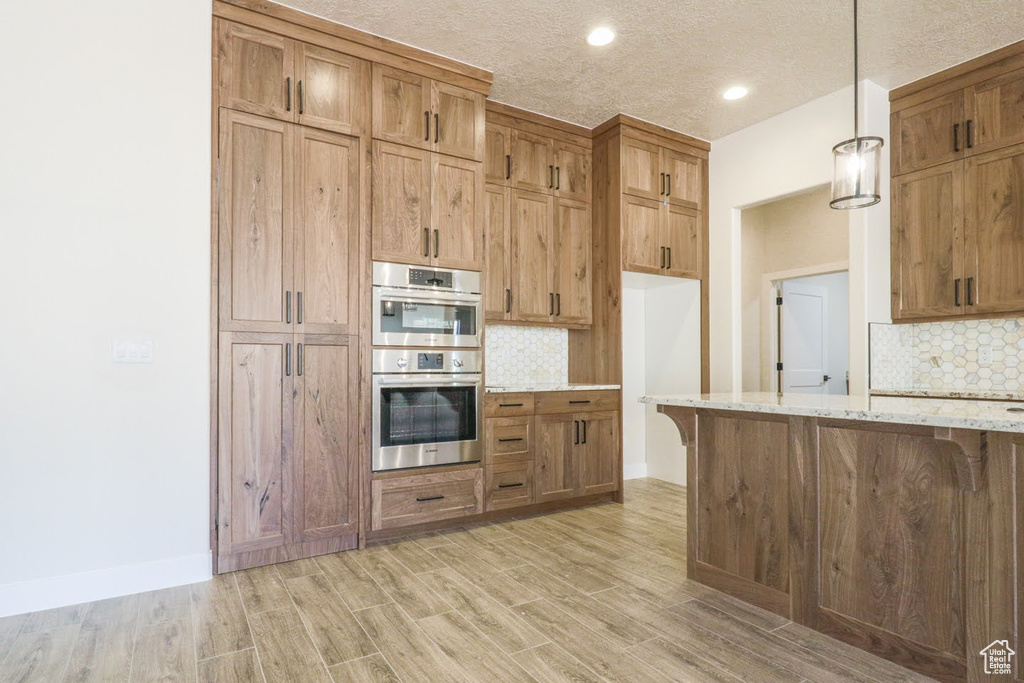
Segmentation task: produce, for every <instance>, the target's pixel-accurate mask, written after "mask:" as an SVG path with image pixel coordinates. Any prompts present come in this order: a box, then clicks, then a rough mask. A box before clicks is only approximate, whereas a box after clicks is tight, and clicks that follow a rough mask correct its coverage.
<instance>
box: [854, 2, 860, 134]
mask: <svg viewBox="0 0 1024 683" xmlns="http://www.w3.org/2000/svg"><path fill="white" fill-rule="evenodd" d="M857 56H858V55H857V0H853V139H854V140H855V143H854V144H856V146H857V152H858V153H859V152H860V127H859V126H858V125H857V119H858V115H859V113H860V107H859V106H858V105H859V104H860V102H859V98H858V96H857V91H858V90H859V88H858V87H857V85H858V76H859V74H858V73H857Z"/></svg>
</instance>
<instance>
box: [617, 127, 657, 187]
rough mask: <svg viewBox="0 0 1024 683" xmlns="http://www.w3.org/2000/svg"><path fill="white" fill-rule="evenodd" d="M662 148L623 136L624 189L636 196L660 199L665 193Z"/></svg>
mask: <svg viewBox="0 0 1024 683" xmlns="http://www.w3.org/2000/svg"><path fill="white" fill-rule="evenodd" d="M663 177H664V176H663V175H662V173H661V148H660V147H658V146H657V145H652V144H650V143H647V142H641V141H639V140H633V139H631V138H622V191H623V192H624V193H625V194H628V195H632V196H634V197H644V198H646V199H659V198H661V195H663V194H664V193H665V190H664V185H663Z"/></svg>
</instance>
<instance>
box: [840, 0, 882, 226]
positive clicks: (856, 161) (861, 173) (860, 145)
mask: <svg viewBox="0 0 1024 683" xmlns="http://www.w3.org/2000/svg"><path fill="white" fill-rule="evenodd" d="M857 57H858V54H857V0H853V139H851V140H844V141H843V142H840V143H839V144H838V145H836V146H835V147H833V148H832V201H831V202H829V206H831V207H832V208H833V209H862V208H864V207H865V206H871V205H872V204H877V203H878V202H880V201H881V200H882V194H881V183H882V145H884V144H885V141H884V140H882V138H879V137H875V136H866V137H861V136H860V127H859V126H858V125H857V113H858V110H859V107H858V105H859V103H860V98H859V97H858V89H859V88H860V82H859V79H858V64H857Z"/></svg>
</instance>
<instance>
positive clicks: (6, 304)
mask: <svg viewBox="0 0 1024 683" xmlns="http://www.w3.org/2000/svg"><path fill="white" fill-rule="evenodd" d="M210 45H211V19H210V3H209V0H180V1H177V2H165V3H151V2H147V3H138V2H129V1H128V0H106V1H105V2H101V3H72V2H62V3H57V4H56V5H54V4H53V3H24V2H21V3H14V2H7V3H3V5H2V7H0V65H2V66H0V88H2V91H3V92H5V93H6V94H7V96H6V97H5V99H4V102H5V104H4V107H3V108H2V109H0V112H2V113H0V150H2V152H0V232H2V235H0V237H2V239H0V291H3V292H4V294H3V296H2V297H0V321H3V322H2V327H3V332H4V334H2V335H0V358H3V359H4V373H3V381H2V391H0V415H2V417H0V481H2V489H3V495H2V496H0V519H3V520H4V525H3V527H4V530H3V533H2V535H0V544H2V545H0V556H2V557H3V559H2V561H0V616H3V615H6V614H12V613H18V612H23V611H27V610H34V609H40V608H45V607H50V606H54V605H59V604H67V603H71V602H80V601H83V600H91V599H94V598H99V597H104V596H109V595H116V594H125V593H131V592H135V591H138V590H145V589H149V588H155V587H159V586H161V585H172V584H176V583H184V582H190V581H195V580H200V579H202V578H204V577H206V576H208V575H209V569H210V565H209V548H208V545H209V542H208V518H209V481H208V469H209V453H210V451H209V396H208V392H209V386H210V385H209V372H210V364H209V351H208V345H209V334H210V333H209V327H210V322H209V282H210V265H209V260H210V249H209V240H210V218H209V216H210V191H209V172H210V171H209V164H210ZM115 337H129V338H138V339H147V340H152V341H153V342H154V344H155V360H154V362H153V363H152V364H151V365H114V364H112V363H111V362H110V343H111V340H112V339H113V338H115Z"/></svg>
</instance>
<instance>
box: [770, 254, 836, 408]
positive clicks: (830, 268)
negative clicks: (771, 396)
mask: <svg viewBox="0 0 1024 683" xmlns="http://www.w3.org/2000/svg"><path fill="white" fill-rule="evenodd" d="M849 271H850V262H849V261H834V262H832V263H821V264H818V265H816V266H805V267H803V268H793V269H791V270H778V271H775V272H773V273H765V274H764V275H763V276H762V277H761V297H760V298H761V306H760V310H761V339H760V345H761V367H760V368H758V371H759V374H760V377H761V386H762V387H764V388H765V389H764V390H765V391H769V392H772V393H776V394H777V393H779V373H778V372H776V371H775V370H773V369H772V368H773V367H774V365H775V363H776V362H777V359H778V358H779V334H780V333H781V330H780V329H779V318H778V316H777V315H775V313H776V305H775V298H776V297H777V296H778V289H777V288H778V287H779V286H781V283H782V281H783V280H793V279H796V278H802V277H813V276H815V275H830V274H832V273H842V272H847V273H848V272H849ZM850 329H853V328H852V325H851V327H850ZM765 351H767V353H765Z"/></svg>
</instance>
